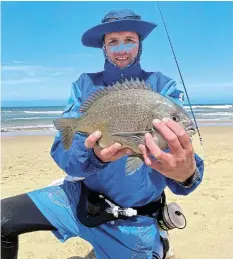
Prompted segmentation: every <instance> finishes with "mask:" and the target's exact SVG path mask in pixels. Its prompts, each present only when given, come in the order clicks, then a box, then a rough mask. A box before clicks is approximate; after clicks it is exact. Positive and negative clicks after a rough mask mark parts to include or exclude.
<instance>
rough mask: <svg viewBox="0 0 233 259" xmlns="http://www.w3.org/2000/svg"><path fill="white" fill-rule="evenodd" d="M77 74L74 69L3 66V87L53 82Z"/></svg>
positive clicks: (23, 65) (22, 65)
mask: <svg viewBox="0 0 233 259" xmlns="http://www.w3.org/2000/svg"><path fill="white" fill-rule="evenodd" d="M75 74H77V72H76V69H75V68H72V67H49V66H40V65H25V64H23V63H22V64H20V61H17V62H16V63H15V61H14V62H13V65H3V66H2V85H3V86H4V85H17V84H29V83H39V82H48V81H53V80H54V77H56V78H60V79H62V78H65V77H71V76H74V75H75Z"/></svg>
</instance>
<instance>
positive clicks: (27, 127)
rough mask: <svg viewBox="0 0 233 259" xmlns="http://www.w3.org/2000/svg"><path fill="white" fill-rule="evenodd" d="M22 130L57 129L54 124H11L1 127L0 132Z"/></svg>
mask: <svg viewBox="0 0 233 259" xmlns="http://www.w3.org/2000/svg"><path fill="white" fill-rule="evenodd" d="M24 130H26V131H27V130H32V131H34V130H49V131H57V130H56V128H55V126H54V125H28V126H12V127H4V128H1V132H11V131H24Z"/></svg>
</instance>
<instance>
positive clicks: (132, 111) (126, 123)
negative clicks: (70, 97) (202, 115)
mask: <svg viewBox="0 0 233 259" xmlns="http://www.w3.org/2000/svg"><path fill="white" fill-rule="evenodd" d="M79 112H80V113H81V116H80V117H73V118H71V117H70V118H58V119H56V120H54V125H55V127H56V129H57V130H58V131H60V133H61V139H62V143H63V145H64V149H65V150H69V149H70V146H71V145H72V142H73V138H74V135H75V134H76V133H80V134H86V135H87V136H88V135H90V134H91V133H93V132H94V131H97V130H98V131H100V132H101V133H102V135H101V138H100V139H99V140H98V143H97V144H98V145H99V146H100V147H101V148H107V147H109V146H110V145H112V144H114V143H116V142H117V143H120V144H121V145H122V148H130V149H131V150H132V155H129V156H128V158H127V161H126V168H125V170H126V175H130V174H133V173H135V172H136V171H137V169H138V168H140V167H141V166H142V164H143V156H142V154H141V150H140V149H139V145H140V144H145V139H144V137H145V134H146V133H150V134H151V135H152V137H153V139H154V141H155V142H156V144H157V145H158V146H159V147H160V148H161V149H162V150H165V149H167V148H168V144H167V142H166V140H165V139H164V138H163V137H162V135H161V134H160V133H159V131H158V130H157V129H156V128H155V127H154V126H153V124H152V121H153V120H154V119H159V120H162V119H163V118H164V117H168V118H170V119H172V120H174V121H176V122H177V123H178V124H179V125H181V127H182V128H183V129H184V130H186V132H187V133H188V135H189V136H190V137H192V136H193V135H194V134H195V133H196V128H195V126H194V124H193V122H192V120H191V118H190V117H189V115H188V114H187V112H186V111H185V110H184V108H183V107H181V106H179V105H178V104H176V103H175V102H174V101H172V100H171V99H170V98H168V97H166V96H163V95H161V94H160V93H157V92H155V91H153V90H152V88H151V86H150V85H149V84H146V83H145V81H144V80H141V81H140V80H139V79H138V78H137V79H132V78H131V79H130V80H128V79H126V80H122V81H121V82H116V83H114V84H113V85H108V86H106V87H104V88H102V89H99V90H97V91H96V92H95V93H94V94H92V95H91V96H90V97H88V99H87V100H86V101H85V102H84V103H83V104H82V105H81V106H80V108H79Z"/></svg>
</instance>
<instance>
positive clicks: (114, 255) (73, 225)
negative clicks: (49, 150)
mask: <svg viewBox="0 0 233 259" xmlns="http://www.w3.org/2000/svg"><path fill="white" fill-rule="evenodd" d="M80 189H81V185H80V182H75V183H74V182H67V181H64V183H63V184H62V185H60V186H51V187H47V188H43V189H40V190H36V191H33V192H29V193H28V196H29V197H30V198H31V199H32V201H33V202H34V203H35V205H36V206H37V207H38V208H39V210H40V211H41V212H42V213H43V215H44V216H45V217H46V218H47V219H48V220H49V222H50V223H51V224H52V225H53V226H54V227H55V228H56V229H57V230H56V231H53V233H54V234H55V236H56V237H57V238H58V239H59V240H60V241H61V242H64V241H66V240H67V239H69V238H71V237H80V238H82V239H84V240H86V241H88V242H89V243H90V244H91V245H92V246H93V248H94V250H95V254H96V258H97V259H105V258H106V259H107V258H111V259H119V258H122V259H129V258H132V259H136V258H137V259H139V258H140V259H148V258H162V257H163V248H162V243H161V240H160V234H159V231H158V229H157V224H156V222H155V220H154V219H152V218H149V217H145V216H137V217H136V220H135V219H134V220H132V219H127V220H116V221H114V224H113V223H112V222H108V223H104V224H102V225H100V226H98V227H95V228H88V227H86V226H84V225H83V224H81V223H80V221H79V220H78V218H77V216H76V209H77V204H78V202H79V196H80ZM155 254H158V255H159V256H160V257H156V256H155Z"/></svg>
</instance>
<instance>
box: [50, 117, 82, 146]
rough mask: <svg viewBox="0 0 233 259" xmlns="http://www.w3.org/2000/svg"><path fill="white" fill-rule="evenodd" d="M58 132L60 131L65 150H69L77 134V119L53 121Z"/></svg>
mask: <svg viewBox="0 0 233 259" xmlns="http://www.w3.org/2000/svg"><path fill="white" fill-rule="evenodd" d="M53 123H54V125H55V127H56V129H57V130H59V131H60V133H61V137H62V143H63V145H64V149H65V150H68V149H69V148H70V146H71V144H72V141H73V137H74V134H75V131H74V128H73V125H74V124H75V123H77V118H60V119H56V120H54V121H53Z"/></svg>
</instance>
